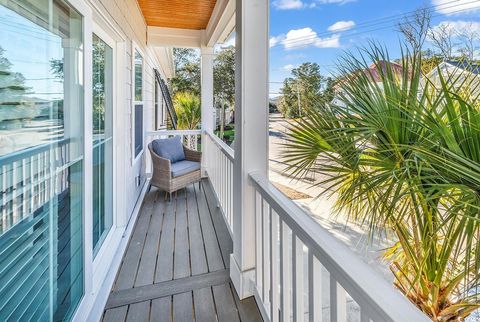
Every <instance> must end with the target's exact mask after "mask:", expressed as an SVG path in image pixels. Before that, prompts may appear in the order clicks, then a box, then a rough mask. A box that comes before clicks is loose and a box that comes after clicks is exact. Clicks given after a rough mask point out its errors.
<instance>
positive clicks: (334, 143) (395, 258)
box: [283, 44, 480, 321]
mask: <svg viewBox="0 0 480 322" xmlns="http://www.w3.org/2000/svg"><path fill="white" fill-rule="evenodd" d="M371 61H373V62H376V64H377V68H376V70H377V71H378V77H379V78H380V80H381V82H378V81H377V82H376V81H375V78H376V77H375V76H376V75H373V72H372V70H371V69H369V68H368V62H371ZM388 61H390V59H389V56H388V53H387V51H386V50H385V49H383V48H380V47H378V46H376V45H374V44H372V45H371V46H370V47H368V48H364V49H361V50H360V51H359V53H358V55H356V56H354V55H353V54H346V56H345V57H343V58H342V59H341V60H340V62H339V70H340V73H341V74H342V75H343V76H342V77H341V78H339V81H338V84H337V86H338V87H339V89H340V90H339V91H338V92H339V94H338V95H339V100H340V101H341V102H343V104H342V106H336V105H332V104H325V103H321V102H319V106H317V107H316V108H313V109H312V110H311V111H310V114H309V115H308V116H306V117H304V118H303V119H302V120H301V121H299V122H296V123H292V124H291V126H290V131H289V133H288V136H287V137H288V138H287V142H286V143H285V145H284V152H283V153H284V154H283V157H284V159H285V161H286V162H287V163H288V164H289V166H288V168H287V172H288V173H289V175H291V176H293V177H299V176H302V175H304V174H305V173H306V172H308V171H314V172H316V173H318V174H319V175H320V177H321V178H322V180H321V182H320V183H319V185H321V186H322V187H324V189H323V190H322V192H321V194H324V195H327V196H330V197H332V196H333V197H334V198H335V209H334V212H335V213H337V214H339V213H342V214H344V215H346V216H348V217H349V219H351V220H353V221H355V222H357V223H359V224H361V225H364V226H366V227H368V229H369V231H370V233H371V234H374V233H376V232H377V231H379V230H384V229H387V230H390V231H393V232H394V234H395V237H396V240H397V242H396V243H395V244H394V245H392V247H391V248H389V249H388V250H386V252H385V256H384V257H385V258H386V260H388V262H389V264H390V268H391V270H392V272H393V274H394V276H395V281H394V284H395V286H396V287H397V288H398V289H400V291H402V292H403V293H404V294H405V295H406V296H407V297H408V298H409V299H410V301H412V302H413V303H414V304H415V305H417V306H418V307H419V308H420V309H421V310H422V311H423V312H425V314H427V315H428V316H429V317H431V318H432V320H434V321H462V320H463V319H464V318H465V317H467V316H468V315H470V314H471V313H472V312H473V311H474V310H476V309H478V308H479V307H480V301H479V295H478V292H477V287H478V281H479V277H480V244H479V243H478V241H479V237H480V106H479V104H478V102H479V101H478V93H479V90H478V88H477V87H478V77H475V78H474V79H476V80H477V81H474V80H472V77H453V76H448V75H446V76H442V73H441V72H440V71H439V79H440V81H439V82H432V81H429V80H425V78H424V77H423V75H422V70H421V57H418V56H417V55H410V54H409V52H408V51H403V52H402V60H401V61H402V63H401V65H402V67H403V69H402V71H401V72H400V73H398V71H396V70H393V68H392V67H391V65H390V64H388V63H387V64H385V63H384V62H388ZM456 74H457V75H458V73H456ZM377 80H378V79H377ZM473 93H477V94H473Z"/></svg>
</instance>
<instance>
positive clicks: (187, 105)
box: [173, 92, 202, 147]
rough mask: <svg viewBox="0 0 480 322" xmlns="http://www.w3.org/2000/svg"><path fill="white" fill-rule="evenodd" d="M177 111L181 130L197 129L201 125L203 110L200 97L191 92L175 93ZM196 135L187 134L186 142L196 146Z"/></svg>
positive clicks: (174, 103) (178, 125)
mask: <svg viewBox="0 0 480 322" xmlns="http://www.w3.org/2000/svg"><path fill="white" fill-rule="evenodd" d="M173 106H174V108H175V113H176V114H177V128H178V129H179V130H195V129H197V128H198V126H199V125H200V121H201V119H202V116H201V115H202V112H201V108H200V98H199V97H198V96H197V95H195V94H192V93H190V92H179V93H177V94H175V98H174V100H173ZM195 139H196V136H195V135H187V136H186V142H185V143H186V144H187V146H189V147H194V146H195V144H194V142H193V141H192V140H195Z"/></svg>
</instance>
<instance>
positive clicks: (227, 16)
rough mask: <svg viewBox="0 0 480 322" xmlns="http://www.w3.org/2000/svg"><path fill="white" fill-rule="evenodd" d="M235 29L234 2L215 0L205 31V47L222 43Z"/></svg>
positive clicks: (233, 0)
mask: <svg viewBox="0 0 480 322" xmlns="http://www.w3.org/2000/svg"><path fill="white" fill-rule="evenodd" d="M234 29H235V0H217V3H216V4H215V8H213V12H212V15H211V16H210V20H209V22H208V25H207V28H206V29H205V45H206V46H211V47H212V46H214V45H215V44H216V43H223V42H224V41H225V40H226V39H227V38H228V36H230V34H231V33H232V31H233V30H234Z"/></svg>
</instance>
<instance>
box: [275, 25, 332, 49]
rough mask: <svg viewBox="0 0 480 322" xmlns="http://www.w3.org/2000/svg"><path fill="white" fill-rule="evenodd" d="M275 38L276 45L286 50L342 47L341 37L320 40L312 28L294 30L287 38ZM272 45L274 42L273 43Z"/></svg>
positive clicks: (281, 36) (288, 33)
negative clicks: (310, 47)
mask: <svg viewBox="0 0 480 322" xmlns="http://www.w3.org/2000/svg"><path fill="white" fill-rule="evenodd" d="M274 38H275V44H279V43H280V44H282V45H283V47H284V48H285V49H286V50H292V49H300V48H305V47H309V46H315V47H318V48H338V47H340V35H339V34H333V35H331V36H329V37H324V38H320V37H318V35H317V33H316V32H315V31H314V30H312V28H308V27H307V28H302V29H292V30H290V31H289V32H287V34H286V35H285V36H283V35H280V36H277V37H274ZM271 43H272V41H271ZM273 46H274V45H273Z"/></svg>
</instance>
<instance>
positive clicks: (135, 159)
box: [130, 40, 145, 165]
mask: <svg viewBox="0 0 480 322" xmlns="http://www.w3.org/2000/svg"><path fill="white" fill-rule="evenodd" d="M136 52H138V53H139V54H140V56H141V57H142V93H141V95H142V100H140V101H137V100H136V97H135V89H136V88H135V53H136ZM131 66H132V71H131V72H132V74H131V77H132V82H131V93H132V99H131V106H130V114H131V117H130V122H131V133H130V135H131V140H132V144H131V152H132V165H134V164H136V163H137V162H138V160H139V159H141V157H142V156H143V153H144V150H145V147H144V145H145V133H144V132H145V131H144V128H145V122H144V118H145V116H144V107H145V53H144V52H143V50H142V49H141V48H140V46H138V45H137V43H136V42H135V41H133V40H132V57H131ZM137 105H141V106H142V149H141V150H140V151H139V152H138V154H137V155H135V130H136V128H135V106H137Z"/></svg>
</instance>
